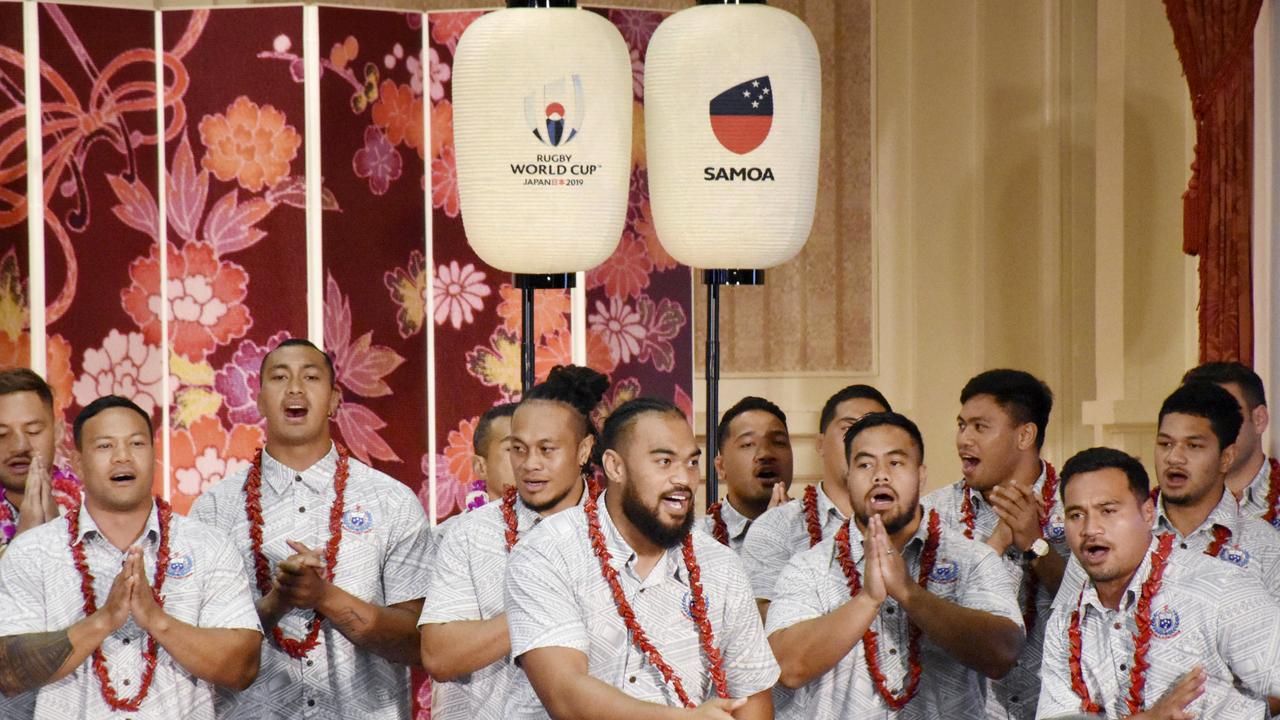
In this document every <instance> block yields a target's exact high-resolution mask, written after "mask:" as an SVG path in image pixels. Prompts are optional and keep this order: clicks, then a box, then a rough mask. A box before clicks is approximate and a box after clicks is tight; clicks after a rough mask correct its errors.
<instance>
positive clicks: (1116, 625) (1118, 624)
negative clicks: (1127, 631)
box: [1111, 623, 1120, 630]
mask: <svg viewBox="0 0 1280 720" xmlns="http://www.w3.org/2000/svg"><path fill="white" fill-rule="evenodd" d="M1111 627H1113V628H1115V629H1117V630H1119V629H1120V623H1116V624H1115V625H1112V626H1111Z"/></svg>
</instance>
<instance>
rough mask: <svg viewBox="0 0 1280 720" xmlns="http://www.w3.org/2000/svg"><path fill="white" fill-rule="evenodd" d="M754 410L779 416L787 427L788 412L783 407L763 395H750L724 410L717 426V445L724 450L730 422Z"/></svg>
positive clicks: (784, 427) (783, 425) (784, 426)
mask: <svg viewBox="0 0 1280 720" xmlns="http://www.w3.org/2000/svg"><path fill="white" fill-rule="evenodd" d="M752 410H760V411H763V412H767V413H769V414H770V415H772V416H774V417H776V418H778V420H780V421H781V422H782V427H783V429H786V427H787V414H786V413H784V412H782V408H780V407H778V406H777V405H774V404H773V403H771V402H769V401H768V400H765V399H764V398H762V397H756V396H755V395H748V396H746V397H744V398H742V399H741V400H739V401H738V402H736V403H734V404H733V407H731V408H729V409H728V410H725V411H724V414H723V415H721V416H720V424H719V425H718V426H716V447H717V448H719V449H721V450H723V449H724V444H725V442H727V441H728V440H729V424H730V423H732V422H733V420H734V418H736V417H738V416H739V415H741V414H743V413H747V412H751V411H752Z"/></svg>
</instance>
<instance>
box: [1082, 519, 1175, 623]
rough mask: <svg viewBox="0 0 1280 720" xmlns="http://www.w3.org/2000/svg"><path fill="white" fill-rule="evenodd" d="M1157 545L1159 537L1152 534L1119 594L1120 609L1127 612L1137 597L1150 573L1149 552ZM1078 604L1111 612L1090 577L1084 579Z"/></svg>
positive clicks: (1154, 549)
mask: <svg viewBox="0 0 1280 720" xmlns="http://www.w3.org/2000/svg"><path fill="white" fill-rule="evenodd" d="M1158 545H1159V537H1158V536H1156V535H1154V534H1153V535H1152V537H1151V542H1150V543H1148V545H1147V551H1146V552H1145V553H1143V555H1142V562H1141V563H1140V564H1139V565H1138V570H1137V571H1136V572H1134V573H1133V577H1132V578H1130V579H1129V585H1128V587H1126V588H1125V589H1124V594H1123V595H1121V596H1120V610H1121V611H1122V612H1127V611H1128V610H1129V608H1131V607H1133V603H1134V602H1135V601H1136V600H1137V599H1138V594H1139V593H1140V592H1141V591H1142V583H1144V582H1146V581H1147V575H1149V574H1150V573H1151V554H1152V553H1154V552H1155V551H1156V548H1157V547H1158ZM1080 606H1081V607H1088V606H1093V608H1094V609H1095V610H1097V611H1098V612H1100V613H1108V612H1111V608H1109V607H1107V606H1106V605H1103V604H1102V600H1101V599H1100V598H1099V597H1098V588H1097V587H1096V586H1095V585H1094V584H1093V580H1092V579H1088V580H1086V581H1085V584H1084V589H1083V590H1082V593H1081V596H1080Z"/></svg>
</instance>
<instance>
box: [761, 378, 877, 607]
mask: <svg viewBox="0 0 1280 720" xmlns="http://www.w3.org/2000/svg"><path fill="white" fill-rule="evenodd" d="M889 410H892V408H891V407H889V401H888V400H886V399H885V397H884V395H882V394H881V393H880V391H879V390H877V389H875V388H873V387H871V386H870V385H849V386H848V387H845V388H842V389H841V390H839V391H838V392H836V393H835V394H834V395H832V396H831V397H829V398H827V402H826V404H824V405H823V406H822V414H821V415H820V416H819V418H818V443H817V451H818V455H819V456H820V457H821V458H822V482H821V483H820V484H819V485H811V486H809V487H807V488H805V492H804V497H803V498H802V499H801V501H800V502H798V503H785V504H783V505H780V506H778V507H776V508H771V509H770V510H768V511H766V512H765V513H764V514H763V515H761V516H760V517H759V518H757V519H756V521H755V522H754V523H753V524H752V526H751V532H750V533H748V534H747V538H746V541H745V542H743V544H742V552H741V553H740V554H741V557H742V563H743V565H744V566H745V567H746V569H747V576H748V577H750V578H751V591H752V593H754V594H755V597H756V604H757V605H758V607H759V608H760V615H761V616H762V617H763V616H764V614H765V612H766V611H767V610H768V607H769V601H770V600H772V599H773V588H774V586H775V584H776V583H777V581H778V575H780V574H781V573H782V569H783V568H785V567H786V566H787V563H788V562H789V561H790V560H791V558H792V557H793V556H794V555H795V554H796V553H799V552H801V551H803V550H806V549H808V548H811V547H813V546H814V545H817V544H818V543H820V542H822V540H823V538H829V537H831V536H832V535H834V534H835V533H836V531H837V530H839V529H840V528H841V527H842V526H843V525H844V524H845V521H846V520H847V519H848V517H849V513H850V504H849V491H848V488H847V486H846V485H845V474H846V472H847V471H848V469H849V465H848V461H847V459H846V458H845V454H844V434H845V432H846V431H847V430H848V429H849V427H850V426H852V425H853V423H854V422H856V421H857V420H858V418H860V417H862V416H863V415H866V414H868V413H873V412H887V411H889Z"/></svg>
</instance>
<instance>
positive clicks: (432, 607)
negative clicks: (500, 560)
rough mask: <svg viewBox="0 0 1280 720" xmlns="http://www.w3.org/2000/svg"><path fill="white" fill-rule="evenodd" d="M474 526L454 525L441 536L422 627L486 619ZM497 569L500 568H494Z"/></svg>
mask: <svg viewBox="0 0 1280 720" xmlns="http://www.w3.org/2000/svg"><path fill="white" fill-rule="evenodd" d="M470 530H471V528H470V527H465V526H464V527H452V528H450V529H449V532H448V533H447V534H445V535H444V537H443V538H440V539H439V546H438V547H437V548H436V550H435V558H434V561H433V562H432V567H431V573H430V575H429V579H428V580H427V594H426V598H425V600H424V601H423V604H422V614H421V615H420V616H419V617H418V626H419V627H421V626H423V625H427V624H430V623H447V622H455V621H458V620H483V619H484V618H483V617H482V616H481V613H480V598H479V596H478V595H477V594H476V583H475V577H474V575H473V573H472V567H473V566H472V562H471V557H470V554H471V553H470V552H469V547H470V544H471V543H470V535H471V533H470ZM494 571H495V572H496V571H497V568H494Z"/></svg>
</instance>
